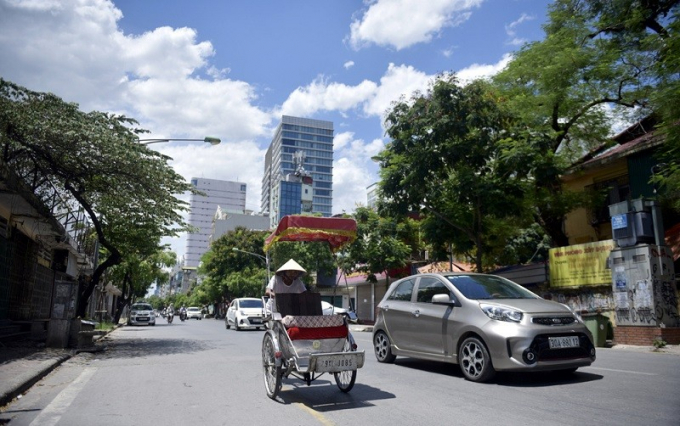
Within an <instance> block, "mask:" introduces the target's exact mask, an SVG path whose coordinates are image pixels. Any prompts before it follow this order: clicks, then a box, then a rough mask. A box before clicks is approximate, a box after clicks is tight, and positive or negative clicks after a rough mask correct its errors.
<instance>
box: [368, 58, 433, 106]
mask: <svg viewBox="0 0 680 426" xmlns="http://www.w3.org/2000/svg"><path fill="white" fill-rule="evenodd" d="M432 78H433V76H432V75H428V74H425V73H424V72H422V71H418V70H416V69H415V68H414V67H412V66H410V65H399V66H397V65H394V64H390V65H389V66H388V67H387V71H386V72H385V74H384V75H383V76H382V77H381V78H380V86H379V88H378V90H377V92H376V93H375V96H373V98H371V99H370V100H369V102H367V103H366V105H365V106H364V112H365V113H366V114H369V115H376V116H379V117H381V118H382V117H383V115H384V114H385V112H386V111H387V110H388V109H389V108H390V106H391V104H392V102H396V101H399V98H400V97H401V96H404V97H406V98H408V97H410V96H411V95H412V94H413V92H415V91H421V92H424V91H425V90H426V89H427V86H428V84H429V83H430V81H431V80H432Z"/></svg>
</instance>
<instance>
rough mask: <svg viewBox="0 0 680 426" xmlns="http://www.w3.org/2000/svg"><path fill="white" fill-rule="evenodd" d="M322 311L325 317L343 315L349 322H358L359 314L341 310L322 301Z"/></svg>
mask: <svg viewBox="0 0 680 426" xmlns="http://www.w3.org/2000/svg"><path fill="white" fill-rule="evenodd" d="M321 310H322V311H323V314H324V315H342V316H344V317H345V318H347V321H349V322H354V323H355V322H357V314H355V313H354V311H351V310H349V309H345V308H339V307H337V306H334V305H331V304H330V303H328V302H325V301H321Z"/></svg>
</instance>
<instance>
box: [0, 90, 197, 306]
mask: <svg viewBox="0 0 680 426" xmlns="http://www.w3.org/2000/svg"><path fill="white" fill-rule="evenodd" d="M136 124H137V123H136V122H135V120H133V119H130V118H127V117H125V116H120V115H115V114H109V113H104V112H98V111H92V112H89V113H85V112H82V111H80V110H79V109H78V105H77V104H73V103H67V102H64V101H63V100H62V99H60V98H59V97H57V96H55V95H53V94H51V93H38V92H33V91H30V90H28V89H25V88H23V87H20V86H18V85H15V84H12V83H10V82H7V81H5V80H2V79H0V145H1V146H2V162H3V163H5V164H7V165H8V166H9V167H11V168H12V170H14V171H15V173H17V174H18V175H19V177H20V178H21V179H22V180H23V181H24V182H25V183H26V184H28V185H30V186H31V188H32V189H33V190H34V191H35V193H36V195H38V196H40V197H43V198H45V201H47V202H48V203H46V204H48V205H50V204H51V203H52V202H54V200H55V199H56V194H55V192H54V190H51V189H46V188H54V189H56V191H57V193H58V194H60V195H61V196H62V199H66V200H68V203H70V204H73V202H74V201H75V203H77V204H78V206H79V208H80V209H82V210H83V211H85V213H86V214H87V216H88V218H89V220H90V222H91V224H92V227H93V228H94V230H95V232H96V234H97V240H98V242H99V244H100V246H102V247H103V248H105V249H106V252H105V253H106V256H107V257H106V258H104V259H103V261H102V262H101V263H100V264H99V265H97V268H96V270H95V272H94V274H93V275H92V279H91V280H90V282H89V283H88V285H87V286H86V287H85V289H84V291H83V292H82V293H81V294H80V295H79V296H80V303H79V305H78V309H79V312H78V313H77V314H78V315H81V316H82V315H84V312H85V310H86V308H87V301H88V299H89V296H90V295H91V294H92V291H93V290H94V287H95V286H96V285H97V284H98V282H99V279H100V277H101V276H102V274H103V273H104V271H106V269H108V268H109V267H111V266H113V265H117V264H119V263H121V262H123V260H124V256H127V255H129V254H136V255H139V256H140V257H141V258H144V257H146V256H149V255H151V254H153V253H155V252H156V250H157V245H158V241H159V240H160V238H161V237H163V236H174V235H177V234H178V233H180V232H183V231H184V230H187V229H188V226H187V225H186V223H185V222H184V220H183V218H182V216H181V212H182V211H183V210H187V209H188V207H187V204H186V202H184V201H182V200H180V199H179V198H177V197H178V196H179V195H180V194H183V193H185V192H187V191H193V190H194V189H193V187H192V186H191V185H190V184H189V183H187V182H186V181H185V180H184V178H183V177H182V176H181V175H179V174H177V173H176V172H175V171H174V170H173V169H172V167H170V165H169V164H168V161H169V160H170V158H169V157H167V156H164V155H161V154H159V153H157V152H156V151H153V150H151V149H148V148H147V147H145V146H143V145H141V144H139V142H138V134H139V133H143V132H144V130H140V129H135V128H132V126H135V125H136ZM64 207H66V205H64Z"/></svg>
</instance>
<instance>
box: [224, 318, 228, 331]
mask: <svg viewBox="0 0 680 426" xmlns="http://www.w3.org/2000/svg"><path fill="white" fill-rule="evenodd" d="M224 326H225V327H226V328H227V330H229V320H227V319H225V320H224Z"/></svg>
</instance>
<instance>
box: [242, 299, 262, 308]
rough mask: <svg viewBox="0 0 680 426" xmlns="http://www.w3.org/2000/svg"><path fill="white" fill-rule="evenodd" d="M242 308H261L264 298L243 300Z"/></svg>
mask: <svg viewBox="0 0 680 426" xmlns="http://www.w3.org/2000/svg"><path fill="white" fill-rule="evenodd" d="M240 306H241V308H261V307H262V300H259V299H258V300H241V302H240Z"/></svg>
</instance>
